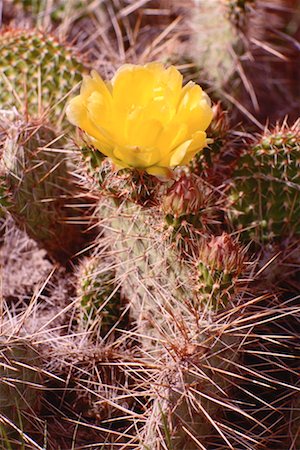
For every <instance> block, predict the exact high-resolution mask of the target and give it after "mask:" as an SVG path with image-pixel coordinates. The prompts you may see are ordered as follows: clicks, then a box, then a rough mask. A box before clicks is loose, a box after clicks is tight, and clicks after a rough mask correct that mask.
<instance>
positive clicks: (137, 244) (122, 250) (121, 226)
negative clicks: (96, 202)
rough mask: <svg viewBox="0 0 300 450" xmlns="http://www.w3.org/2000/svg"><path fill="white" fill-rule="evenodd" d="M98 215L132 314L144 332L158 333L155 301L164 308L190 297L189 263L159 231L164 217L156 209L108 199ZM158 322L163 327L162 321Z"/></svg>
mask: <svg viewBox="0 0 300 450" xmlns="http://www.w3.org/2000/svg"><path fill="white" fill-rule="evenodd" d="M99 214H100V217H101V219H102V220H104V221H105V229H106V235H107V237H108V238H110V239H111V243H112V252H113V254H115V255H116V267H117V277H118V279H119V277H121V278H120V279H122V291H123V292H124V296H125V297H126V298H128V299H129V301H130V314H131V316H132V318H133V319H134V320H135V321H136V323H138V326H139V329H140V331H141V332H142V333H145V334H146V335H148V336H149V335H150V336H151V335H152V333H154V334H156V333H155V329H154V326H153V323H152V322H153V302H154V303H156V302H157V305H156V307H157V308H158V309H159V308H160V307H161V308H162V309H163V308H167V307H169V308H170V307H171V305H173V306H174V307H175V304H176V303H177V301H178V300H179V301H180V299H181V301H182V302H184V301H187V302H188V299H191V296H192V293H191V291H190V288H187V287H185V286H187V279H188V270H186V266H187V265H186V264H185V265H183V264H182V263H181V262H180V260H179V259H178V255H177V254H176V252H175V251H174V249H173V248H172V245H171V243H170V242H169V243H167V242H165V241H164V238H163V235H162V234H161V233H160V231H163V220H162V217H161V214H160V213H159V212H158V211H157V209H156V208H149V209H147V208H143V207H142V206H141V205H137V204H134V203H131V202H123V203H122V204H121V205H119V206H118V207H116V205H115V203H114V201H110V200H109V199H107V201H106V202H103V203H101V204H100V206H99ZM156 227H160V230H159V229H156ZM175 298H177V301H176V300H175ZM159 304H160V305H161V306H159ZM167 305H169V306H167ZM157 313H158V311H157ZM158 316H159V314H158ZM157 318H158V317H157ZM158 322H161V325H162V326H163V321H162V320H159V319H158Z"/></svg>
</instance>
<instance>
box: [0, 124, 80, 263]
mask: <svg viewBox="0 0 300 450" xmlns="http://www.w3.org/2000/svg"><path fill="white" fill-rule="evenodd" d="M58 144H59V143H58V142H57V139H56V136H55V133H54V132H53V130H52V129H51V128H49V127H48V126H47V125H44V124H41V123H31V124H30V123H29V124H28V123H24V122H23V120H22V119H16V120H15V121H13V122H10V123H9V124H8V127H7V137H6V140H5V141H4V143H3V155H2V161H1V167H0V171H1V176H2V180H3V179H4V180H5V183H3V181H2V191H3V190H4V189H5V190H6V193H7V194H6V195H4V196H3V197H1V198H0V206H1V209H5V208H6V209H7V210H8V211H9V212H10V213H11V214H12V216H13V217H14V219H15V221H16V222H17V224H18V225H19V226H20V227H21V228H25V230H26V232H27V233H28V235H29V236H30V237H31V238H33V239H36V240H37V241H38V242H39V244H40V245H41V246H42V247H44V248H45V249H46V250H47V251H48V252H49V254H50V255H51V256H53V257H54V258H55V259H57V260H59V261H62V262H64V261H66V260H67V259H68V258H69V257H70V256H72V255H74V254H75V253H76V251H78V250H79V248H80V246H81V245H82V243H83V233H82V227H81V226H79V225H77V224H73V223H70V222H71V220H73V221H75V219H76V217H78V216H79V215H81V214H79V212H78V211H80V210H79V208H78V206H77V205H78V204H79V203H80V199H79V193H80V190H79V187H78V186H77V185H76V182H75V178H74V177H73V176H72V174H71V171H70V169H71V167H70V168H69V167H68V162H67V158H66V155H65V154H64V153H63V152H62V151H61V150H57V146H58ZM76 197H77V199H76Z"/></svg>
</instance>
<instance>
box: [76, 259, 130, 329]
mask: <svg viewBox="0 0 300 450" xmlns="http://www.w3.org/2000/svg"><path fill="white" fill-rule="evenodd" d="M115 277H116V273H115V270H114V269H113V268H111V262H110V261H109V260H103V259H102V258H101V257H97V256H94V257H91V258H87V259H85V260H84V261H83V262H82V263H81V267H80V269H79V276H78V285H77V291H78V296H79V299H80V313H79V316H80V318H79V321H80V324H81V326H82V327H84V328H85V329H87V330H88V331H89V330H91V331H93V332H94V333H95V332H96V333H97V334H98V333H99V334H100V336H102V337H105V336H106V335H107V334H108V333H109V331H110V330H111V329H112V327H113V326H114V325H115V324H116V323H117V322H118V320H119V319H120V316H121V314H122V299H121V292H120V289H119V288H118V286H117V284H116V280H115Z"/></svg>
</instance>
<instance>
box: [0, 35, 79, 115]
mask: <svg viewBox="0 0 300 450" xmlns="http://www.w3.org/2000/svg"><path fill="white" fill-rule="evenodd" d="M83 72H84V67H83V64H82V62H81V61H80V58H79V57H78V55H76V54H75V52H74V51H73V50H72V49H70V48H68V47H67V46H66V45H64V44H63V43H59V42H58V41H57V40H56V38H55V37H53V36H51V35H49V34H47V35H46V34H44V33H42V32H40V31H38V30H34V29H33V30H26V29H8V30H6V31H3V32H2V33H1V34H0V103H1V104H2V105H3V106H4V107H6V108H11V107H13V106H15V107H17V108H18V110H21V112H26V113H27V114H29V115H30V116H31V117H37V116H40V115H41V114H42V113H44V112H45V111H47V110H48V109H49V108H51V113H53V114H54V115H55V117H56V120H57V118H58V117H59V116H63V105H64V104H65V103H66V101H65V98H66V95H67V94H68V93H69V92H70V90H71V89H72V88H74V86H76V84H77V83H78V82H79V81H80V80H81V78H82V73H83ZM62 101H63V103H61V102H62Z"/></svg>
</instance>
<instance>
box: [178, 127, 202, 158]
mask: <svg viewBox="0 0 300 450" xmlns="http://www.w3.org/2000/svg"><path fill="white" fill-rule="evenodd" d="M205 146H206V133H205V131H197V132H196V133H195V134H194V135H193V138H192V141H191V143H190V145H189V147H188V148H187V151H186V154H185V157H184V158H183V159H182V161H181V163H180V165H182V166H185V165H186V164H188V163H189V162H190V161H191V160H192V159H193V158H194V156H195V155H196V154H197V153H198V152H199V151H200V150H202V149H203V147H205Z"/></svg>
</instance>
